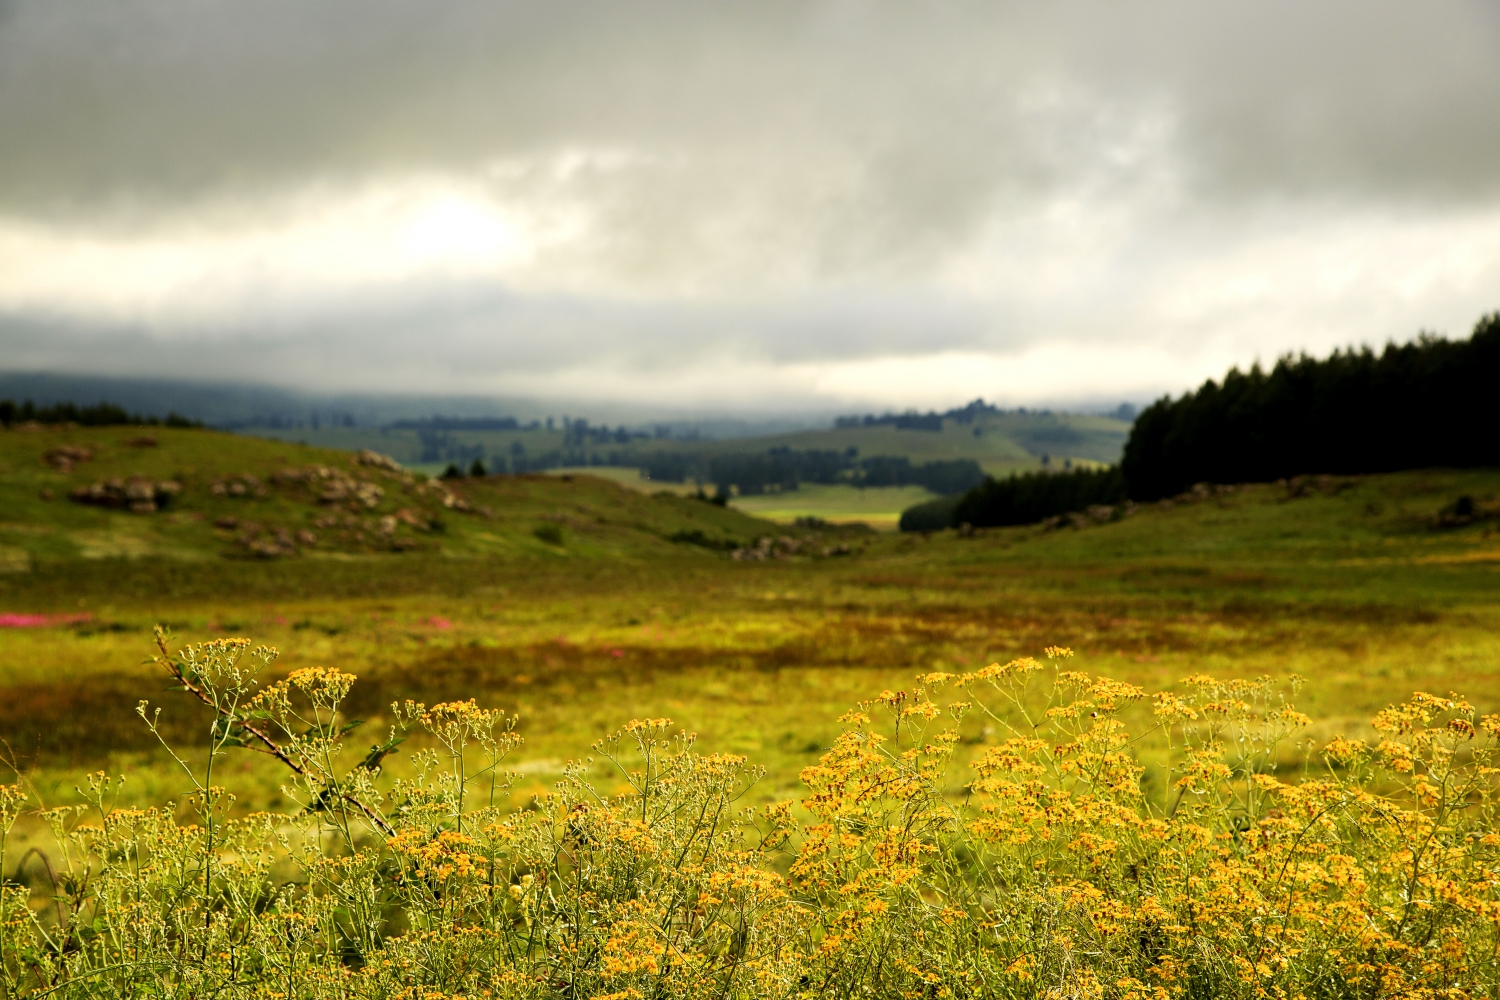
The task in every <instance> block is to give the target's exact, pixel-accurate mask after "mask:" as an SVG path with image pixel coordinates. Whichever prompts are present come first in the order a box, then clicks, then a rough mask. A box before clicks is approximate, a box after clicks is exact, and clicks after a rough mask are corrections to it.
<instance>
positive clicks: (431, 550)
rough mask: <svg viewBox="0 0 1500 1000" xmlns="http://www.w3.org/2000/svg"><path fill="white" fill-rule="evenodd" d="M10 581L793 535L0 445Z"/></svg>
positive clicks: (275, 450)
mask: <svg viewBox="0 0 1500 1000" xmlns="http://www.w3.org/2000/svg"><path fill="white" fill-rule="evenodd" d="M0 507H3V509H4V511H5V514H4V517H3V519H0V577H4V578H6V579H11V580H14V579H16V577H15V576H13V575H12V574H22V575H23V578H24V574H26V573H27V572H28V571H29V570H30V569H32V568H34V567H36V566H38V565H41V564H47V563H51V564H57V563H69V562H80V561H81V562H85V563H86V562H89V561H92V560H97V559H106V558H124V559H165V560H169V561H188V562H194V563H198V564H201V563H202V562H203V560H205V559H231V560H249V561H252V562H253V561H261V562H277V561H286V560H308V559H312V560H318V559H322V560H334V561H339V562H348V561H350V560H354V561H355V562H358V561H359V560H361V559H366V558H402V559H409V560H414V561H416V562H421V561H422V560H423V558H424V557H425V556H441V557H444V558H446V559H454V558H457V559H464V558H474V557H481V556H507V557H514V558H531V559H569V558H576V557H588V556H600V555H608V556H624V557H643V556H650V555H652V554H657V555H663V554H674V553H675V554H678V555H683V556H690V555H693V554H700V555H709V554H715V555H722V553H723V552H724V551H727V550H729V549H733V548H736V547H740V546H747V545H751V544H753V543H754V541H755V540H756V539H757V538H759V537H761V536H763V535H768V534H780V533H783V532H784V530H785V529H782V528H780V527H778V526H776V525H773V524H771V523H769V522H766V521H762V520H759V519H757V518H754V517H750V516H747V515H745V514H743V513H740V512H738V511H735V510H733V509H727V508H725V507H722V506H717V505H715V504H712V503H707V502H704V501H702V500H698V499H693V498H690V497H680V496H675V495H648V494H646V493H642V492H640V491H634V490H629V489H626V488H624V487H622V486H620V485H618V484H616V483H612V482H609V481H607V480H604V479H597V478H594V477H591V476H569V477H563V476H504V477H485V478H483V479H475V478H466V479H463V480H459V481H452V482H448V481H434V480H430V479H428V477H426V476H422V475H415V474H413V473H412V472H410V471H409V470H406V469H403V468H401V467H400V466H399V465H398V464H396V463H394V462H391V461H389V460H388V459H383V458H382V457H380V456H375V455H370V454H365V455H361V454H358V453H351V452H341V451H334V450H330V449H324V448H314V447H307V446H298V445H288V444H285V443H282V442H275V441H266V440H261V439H257V438H248V437H239V436H235V435H230V434H226V433H222V432H217V431H211V430H193V429H179V428H166V427H153V428H149V429H147V428H135V427H97V428H92V427H66V426H61V425H59V426H53V427H42V428H40V429H30V430H28V429H25V428H23V427H20V426H17V427H15V428H12V429H10V430H5V431H0Z"/></svg>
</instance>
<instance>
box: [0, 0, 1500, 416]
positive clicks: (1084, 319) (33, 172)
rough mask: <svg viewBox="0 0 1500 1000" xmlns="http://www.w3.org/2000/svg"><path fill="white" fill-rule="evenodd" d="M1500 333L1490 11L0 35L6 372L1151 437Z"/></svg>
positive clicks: (401, 22)
mask: <svg viewBox="0 0 1500 1000" xmlns="http://www.w3.org/2000/svg"><path fill="white" fill-rule="evenodd" d="M1497 308H1500V4H1497V3H1495V2H1494V0H1474V2H1443V0H1425V2H1422V3H1411V2H1409V0H1407V2H1400V3H1387V2H1375V0H1358V2H1349V3H1339V2H1330V0H1319V2H1317V3H1308V2H1306V0H1298V2H1287V3H1265V2H1248V3H1240V4H1219V3H1204V2H1201V0H1193V2H1183V3H1158V4H1152V3H1130V4H1121V3H1117V2H1112V0H1111V2H1098V3H1084V2H1068V0H1057V2H1050V3H1041V2H1028V3H1016V4H1008V3H1000V2H995V0H989V2H984V3H976V4H973V5H967V4H964V3H958V2H953V3H930V2H928V3H909V4H886V3H875V2H862V3H854V2H835V3H777V2H771V0H754V2H743V3H711V2H706V0H695V2H685V3H677V4H652V3H628V2H603V0H600V2H589V3H582V2H569V0H541V2H536V3H507V2H497V0H422V2H393V0H254V2H247V0H0V367H3V368H6V369H11V370H51V371H65V372H74V373H90V374H115V375H121V374H125V375H130V374H140V375H146V374H150V375H174V376H188V377H209V378H214V379H226V378H227V379H236V380H245V381H253V382H264V383H271V384H276V385H282V386H288V387H296V388H303V389H311V390H339V391H348V390H369V391H383V390H397V391H403V390H409V391H420V392H423V393H429V394H430V393H433V392H450V391H451V392H453V393H463V394H476V393H479V394H485V393H493V394H495V395H497V396H500V397H505V396H508V395H512V396H526V397H532V398H552V399H557V400H560V401H580V400H582V401H587V400H590V399H597V400H609V401H616V402H621V403H625V402H630V403H649V404H653V405H660V406H661V407H663V409H664V410H666V409H693V410H698V411H734V410H739V411H754V410H761V411H791V410H797V409H806V408H809V407H816V408H818V409H826V408H827V407H829V406H843V405H849V406H851V407H853V406H861V407H865V406H874V407H883V406H895V407H905V406H918V407H923V408H926V407H929V406H937V407H946V406H948V405H953V404H956V403H961V402H963V401H965V400H967V399H971V398H973V397H974V396H980V395H982V396H984V397H986V398H988V399H991V400H996V401H999V402H1001V403H1005V404H1010V405H1015V404H1022V405H1034V404H1042V403H1045V404H1053V405H1057V404H1068V403H1078V402H1088V401H1098V402H1100V403H1103V402H1106V401H1108V402H1117V401H1119V400H1123V399H1131V400H1138V401H1139V400H1145V399H1149V398H1152V397H1154V396H1156V395H1158V394H1160V393H1161V392H1163V391H1174V392H1175V391H1181V390H1182V389H1184V388H1187V387H1188V386H1190V385H1192V384H1194V383H1196V382H1198V381H1201V379H1203V378H1204V377H1207V376H1210V375H1215V376H1216V375H1219V374H1222V372H1223V371H1224V370H1225V369H1226V368H1227V367H1228V366H1229V365H1231V364H1240V365H1248V364H1249V363H1251V362H1254V361H1256V360H1257V359H1260V360H1262V361H1272V360H1274V358H1275V357H1276V356H1277V355H1279V354H1281V353H1283V352H1286V351H1295V350H1309V351H1312V352H1316V353H1326V352H1327V351H1329V350H1331V349H1332V348H1334V347H1336V346H1339V345H1346V344H1350V343H1373V344H1377V345H1378V344H1381V343H1383V342H1385V341H1386V340H1388V339H1392V338H1395V339H1401V340H1405V339H1409V338H1410V337H1412V336H1413V335H1415V334H1416V333H1418V332H1419V331H1421V330H1433V331H1437V332H1443V333H1447V334H1449V335H1453V336H1462V335H1465V334H1466V333H1467V332H1468V330H1469V329H1470V327H1471V326H1472V325H1473V323H1474V321H1475V320H1476V319H1477V318H1478V317H1479V316H1480V314H1482V313H1485V312H1488V311H1491V310H1495V309H1497Z"/></svg>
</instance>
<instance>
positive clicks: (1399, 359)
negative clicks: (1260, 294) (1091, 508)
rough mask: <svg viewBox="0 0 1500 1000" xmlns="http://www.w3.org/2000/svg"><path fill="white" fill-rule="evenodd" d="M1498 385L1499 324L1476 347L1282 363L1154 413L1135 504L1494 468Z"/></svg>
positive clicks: (1416, 346) (1411, 347) (1482, 326)
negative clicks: (1316, 477) (1226, 486)
mask: <svg viewBox="0 0 1500 1000" xmlns="http://www.w3.org/2000/svg"><path fill="white" fill-rule="evenodd" d="M1497 384H1500V313H1496V314H1492V315H1489V316H1486V317H1484V318H1482V319H1481V320H1480V321H1479V323H1478V324H1477V325H1476V326H1475V327H1474V333H1473V335H1472V336H1471V337H1470V338H1469V339H1468V340H1460V341H1450V340H1446V339H1443V338H1441V337H1434V336H1426V335H1424V336H1422V337H1419V338H1418V339H1417V340H1416V341H1414V342H1412V343H1409V344H1389V345H1387V346H1386V348H1385V350H1384V351H1383V352H1382V353H1380V354H1378V355H1377V354H1376V353H1374V352H1373V351H1371V350H1370V349H1369V348H1364V349H1362V350H1349V351H1336V352H1335V353H1334V354H1333V356H1332V357H1329V358H1327V359H1325V360H1322V361H1319V360H1317V359H1315V358H1310V357H1308V356H1307V355H1305V354H1304V355H1302V356H1301V357H1297V358H1292V357H1285V358H1282V359H1281V360H1280V361H1278V362H1277V363H1276V366H1275V367H1274V368H1272V369H1271V371H1269V372H1266V371H1262V370H1261V368H1260V367H1259V366H1258V365H1257V366H1256V367H1253V368H1251V369H1250V371H1248V372H1241V371H1239V370H1238V369H1232V370H1231V371H1230V372H1229V374H1228V375H1226V376H1225V377H1224V380H1223V382H1214V381H1213V380H1209V381H1207V382H1205V383H1204V384H1203V385H1202V386H1201V387H1200V388H1199V389H1198V390H1197V391H1195V392H1188V393H1185V394H1184V395H1183V396H1181V397H1180V398H1178V399H1175V400H1174V399H1171V398H1163V399H1160V400H1158V401H1157V402H1155V403H1153V404H1152V405H1151V406H1148V407H1147V408H1146V409H1145V410H1143V411H1142V412H1141V415H1140V416H1139V417H1137V418H1136V422H1135V426H1134V428H1133V429H1132V430H1131V433H1130V438H1129V440H1128V441H1127V442H1126V444H1125V454H1124V458H1123V459H1122V460H1121V466H1122V468H1123V470H1124V473H1125V479H1126V482H1128V483H1129V484H1130V495H1131V497H1132V498H1133V499H1136V500H1156V499H1160V498H1161V497H1166V496H1172V495H1174V494H1176V493H1180V492H1182V491H1183V490H1185V489H1187V488H1188V487H1190V486H1191V485H1192V484H1194V483H1200V482H1207V483H1247V482H1268V481H1270V480H1274V479H1281V478H1284V477H1289V476H1294V475H1298V474H1302V473H1332V474H1335V475H1340V474H1353V473H1369V472H1394V471H1396V470H1398V469H1413V468H1422V467H1424V466H1452V467H1466V466H1477V465H1496V464H1500V436H1497V435H1496V434H1495V433H1494V430H1495V427H1496V419H1495V417H1496V402H1495V401H1496V399H1497V398H1500V392H1497V389H1496V386H1497Z"/></svg>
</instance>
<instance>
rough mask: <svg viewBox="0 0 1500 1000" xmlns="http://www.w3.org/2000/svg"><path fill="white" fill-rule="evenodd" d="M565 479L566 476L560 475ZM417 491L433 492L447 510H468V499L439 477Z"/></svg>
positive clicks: (423, 492)
mask: <svg viewBox="0 0 1500 1000" xmlns="http://www.w3.org/2000/svg"><path fill="white" fill-rule="evenodd" d="M560 478H562V479H563V480H564V481H567V477H566V476H563V477H560ZM417 492H418V493H421V494H429V493H430V494H435V495H436V496H437V498H438V502H439V503H441V504H442V505H443V506H444V507H446V508H448V509H449V510H459V511H464V510H469V509H470V507H469V501H467V500H465V499H464V498H463V497H461V496H459V495H458V494H456V493H454V492H453V491H452V490H450V489H449V488H448V486H447V484H446V483H444V482H443V481H442V480H441V479H429V480H427V481H426V482H424V483H420V484H418V486H417Z"/></svg>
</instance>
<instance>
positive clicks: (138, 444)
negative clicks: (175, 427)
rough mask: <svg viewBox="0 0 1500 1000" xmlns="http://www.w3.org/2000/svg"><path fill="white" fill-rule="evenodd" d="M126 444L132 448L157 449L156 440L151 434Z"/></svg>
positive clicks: (143, 435)
mask: <svg viewBox="0 0 1500 1000" xmlns="http://www.w3.org/2000/svg"><path fill="white" fill-rule="evenodd" d="M125 444H126V445H127V446H129V447H131V448H155V447H156V438H154V437H152V436H151V435H150V434H142V435H141V436H140V437H133V438H131V439H130V440H129V441H126V442H125Z"/></svg>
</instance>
